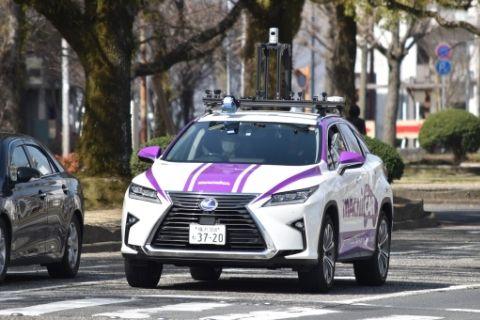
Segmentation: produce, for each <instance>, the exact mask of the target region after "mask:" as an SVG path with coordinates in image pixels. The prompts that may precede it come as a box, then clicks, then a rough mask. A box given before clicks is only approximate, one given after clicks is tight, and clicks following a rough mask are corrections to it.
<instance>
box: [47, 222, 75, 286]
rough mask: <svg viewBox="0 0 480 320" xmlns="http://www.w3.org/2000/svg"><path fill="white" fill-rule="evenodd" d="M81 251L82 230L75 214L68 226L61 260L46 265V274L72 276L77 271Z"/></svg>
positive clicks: (55, 276)
mask: <svg viewBox="0 0 480 320" xmlns="http://www.w3.org/2000/svg"><path fill="white" fill-rule="evenodd" d="M81 251H82V232H81V228H80V222H79V221H78V218H77V217H76V216H74V217H73V219H72V221H71V222H70V224H69V226H68V235H67V243H66V245H65V253H64V254H63V259H62V261H61V262H58V263H52V264H48V265H47V270H48V274H49V275H50V276H51V277H52V278H73V277H75V276H76V275H77V273H78V268H79V266H80V256H81Z"/></svg>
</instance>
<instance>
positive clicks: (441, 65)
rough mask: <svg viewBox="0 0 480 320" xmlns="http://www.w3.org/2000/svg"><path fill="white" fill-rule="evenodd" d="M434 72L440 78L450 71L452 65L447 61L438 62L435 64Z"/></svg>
mask: <svg viewBox="0 0 480 320" xmlns="http://www.w3.org/2000/svg"><path fill="white" fill-rule="evenodd" d="M435 70H437V73H438V74H439V75H441V76H446V75H447V74H449V73H450V72H451V71H452V63H451V62H450V61H449V60H438V61H437V63H436V64H435Z"/></svg>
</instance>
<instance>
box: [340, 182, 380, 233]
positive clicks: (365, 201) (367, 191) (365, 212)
mask: <svg viewBox="0 0 480 320" xmlns="http://www.w3.org/2000/svg"><path fill="white" fill-rule="evenodd" d="M361 194H362V195H361V196H360V197H358V198H347V199H344V200H343V218H344V219H349V218H357V217H363V226H364V227H367V225H368V222H369V220H372V227H375V223H376V222H377V215H378V201H377V198H375V195H374V194H373V191H372V188H371V187H370V186H369V185H368V184H366V185H365V186H363V187H362V190H361Z"/></svg>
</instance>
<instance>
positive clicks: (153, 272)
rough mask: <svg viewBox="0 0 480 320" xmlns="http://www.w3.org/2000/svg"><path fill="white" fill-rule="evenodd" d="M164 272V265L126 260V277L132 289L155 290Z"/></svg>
mask: <svg viewBox="0 0 480 320" xmlns="http://www.w3.org/2000/svg"><path fill="white" fill-rule="evenodd" d="M162 270H163V265H162V264H159V263H155V262H153V261H142V260H130V259H125V276H126V277H127V282H128V284H129V285H130V286H131V287H136V288H150V289H153V288H155V287H156V286H157V284H158V281H160V276H161V275H162Z"/></svg>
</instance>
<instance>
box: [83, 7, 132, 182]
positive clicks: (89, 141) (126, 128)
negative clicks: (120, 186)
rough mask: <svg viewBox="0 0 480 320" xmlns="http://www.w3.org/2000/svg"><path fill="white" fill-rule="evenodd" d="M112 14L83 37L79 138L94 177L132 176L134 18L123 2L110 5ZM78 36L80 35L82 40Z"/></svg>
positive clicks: (84, 167) (85, 162) (85, 159)
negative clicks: (82, 111)
mask: <svg viewBox="0 0 480 320" xmlns="http://www.w3.org/2000/svg"><path fill="white" fill-rule="evenodd" d="M103 5H104V6H105V8H103V9H102V8H101V9H97V10H100V11H101V10H109V14H108V15H105V16H104V17H103V18H102V19H98V21H96V22H95V23H94V24H93V25H92V26H91V27H92V32H93V33H94V35H95V37H94V40H92V38H93V37H90V38H89V35H88V34H87V35H85V37H86V39H85V42H86V44H87V46H88V47H87V50H85V51H84V53H83V54H82V55H79V58H80V60H81V62H82V65H83V67H84V69H85V77H86V89H85V94H86V101H85V116H84V124H83V129H82V135H81V137H80V145H79V150H78V151H79V156H80V161H81V165H82V169H83V170H84V171H85V172H86V173H87V174H91V175H102V174H103V175H109V176H111V175H120V176H122V175H129V173H130V169H129V159H130V155H131V152H132V147H131V140H132V139H131V116H130V94H131V92H130V91H131V83H130V73H131V59H132V54H133V49H134V41H133V32H132V25H133V20H134V14H133V13H132V12H131V11H130V10H128V9H126V8H124V7H123V6H122V5H121V3H113V4H112V3H110V2H106V3H104V4H103ZM79 36H80V35H79Z"/></svg>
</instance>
